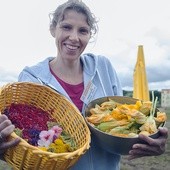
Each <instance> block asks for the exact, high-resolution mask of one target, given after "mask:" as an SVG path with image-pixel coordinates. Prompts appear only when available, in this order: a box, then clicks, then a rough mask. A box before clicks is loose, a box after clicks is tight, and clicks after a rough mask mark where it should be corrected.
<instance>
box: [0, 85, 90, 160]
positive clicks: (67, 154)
mask: <svg viewBox="0 0 170 170" xmlns="http://www.w3.org/2000/svg"><path fill="white" fill-rule="evenodd" d="M22 84H27V85H30V86H39V87H43V88H46V89H48V90H49V91H51V92H52V93H57V94H58V95H60V97H63V98H64V100H66V101H67V102H68V104H69V105H71V107H73V108H74V109H75V111H76V113H77V114H79V116H80V117H81V121H82V123H83V124H84V125H85V127H86V131H87V133H86V136H87V141H86V144H84V146H82V147H80V148H79V149H76V150H75V151H72V152H64V153H52V152H48V151H43V150H41V149H39V148H38V147H36V146H33V145H31V144H29V143H28V142H27V141H26V140H24V139H22V138H21V137H19V136H18V135H17V134H16V133H15V132H12V133H11V135H10V136H11V137H12V138H20V139H21V141H20V143H19V145H20V146H24V147H28V148H31V149H33V153H35V154H43V155H46V156H49V157H51V158H57V157H63V158H66V159H69V158H74V156H76V155H81V154H83V153H84V152H85V151H86V150H88V149H89V148H90V141H91V138H90V134H91V133H90V130H89V128H88V125H87V124H86V121H85V119H84V117H83V116H82V115H81V113H80V111H79V110H78V108H77V107H76V106H74V104H72V103H71V102H70V101H69V100H68V99H67V98H66V97H65V96H64V95H62V94H60V93H58V92H57V91H55V90H54V89H52V88H50V87H48V86H45V85H43V84H38V83H33V82H13V83H7V84H6V85H3V86H2V87H1V88H0V95H1V93H2V92H3V90H5V88H8V87H9V86H15V85H22ZM0 114H1V111H0Z"/></svg>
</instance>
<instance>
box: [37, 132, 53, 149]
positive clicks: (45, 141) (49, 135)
mask: <svg viewBox="0 0 170 170" xmlns="http://www.w3.org/2000/svg"><path fill="white" fill-rule="evenodd" d="M54 134H55V132H54V130H48V131H44V130H43V131H41V132H40V134H39V138H40V139H39V140H38V146H42V147H44V146H45V147H48V146H49V145H50V144H51V143H52V142H53V138H54Z"/></svg>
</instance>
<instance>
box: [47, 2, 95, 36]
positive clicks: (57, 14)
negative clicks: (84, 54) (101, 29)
mask: <svg viewBox="0 0 170 170" xmlns="http://www.w3.org/2000/svg"><path fill="white" fill-rule="evenodd" d="M67 10H74V11H76V12H77V13H82V14H84V15H85V16H86V17H87V23H88V25H89V26H90V29H91V36H93V35H95V34H96V33H97V31H98V26H97V20H96V18H95V16H94V15H93V13H92V12H91V11H90V9H89V7H88V6H87V5H86V4H85V3H83V2H82V1H81V0H68V1H67V2H65V3H63V4H62V5H59V6H58V7H57V9H56V10H55V11H54V12H53V13H50V18H51V22H50V28H55V27H56V25H57V24H58V23H59V22H60V21H62V20H63V19H64V13H65V11H67Z"/></svg>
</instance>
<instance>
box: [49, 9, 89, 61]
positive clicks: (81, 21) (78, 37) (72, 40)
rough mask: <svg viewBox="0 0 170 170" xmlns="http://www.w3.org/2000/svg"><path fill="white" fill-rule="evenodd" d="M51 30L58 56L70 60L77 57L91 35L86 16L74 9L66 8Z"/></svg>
mask: <svg viewBox="0 0 170 170" xmlns="http://www.w3.org/2000/svg"><path fill="white" fill-rule="evenodd" d="M51 32H52V35H53V36H54V38H55V42H56V46H57V48H58V57H60V58H62V59H66V60H70V61H71V60H76V59H78V58H79V56H80V55H81V53H82V52H83V51H84V49H85V48H86V46H87V44H88V42H89V39H90V35H91V34H90V26H89V25H88V24H87V22H86V16H85V15H84V14H82V13H77V12H76V11H74V10H67V11H66V12H65V14H64V19H63V20H62V21H60V22H59V23H58V24H57V26H56V28H55V29H54V30H52V31H51Z"/></svg>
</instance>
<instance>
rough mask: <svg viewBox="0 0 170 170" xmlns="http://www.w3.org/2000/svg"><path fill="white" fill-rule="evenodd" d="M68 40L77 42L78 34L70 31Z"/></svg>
mask: <svg viewBox="0 0 170 170" xmlns="http://www.w3.org/2000/svg"><path fill="white" fill-rule="evenodd" d="M69 39H70V40H72V41H78V39H79V36H78V32H77V31H72V32H71V33H70V36H69Z"/></svg>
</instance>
